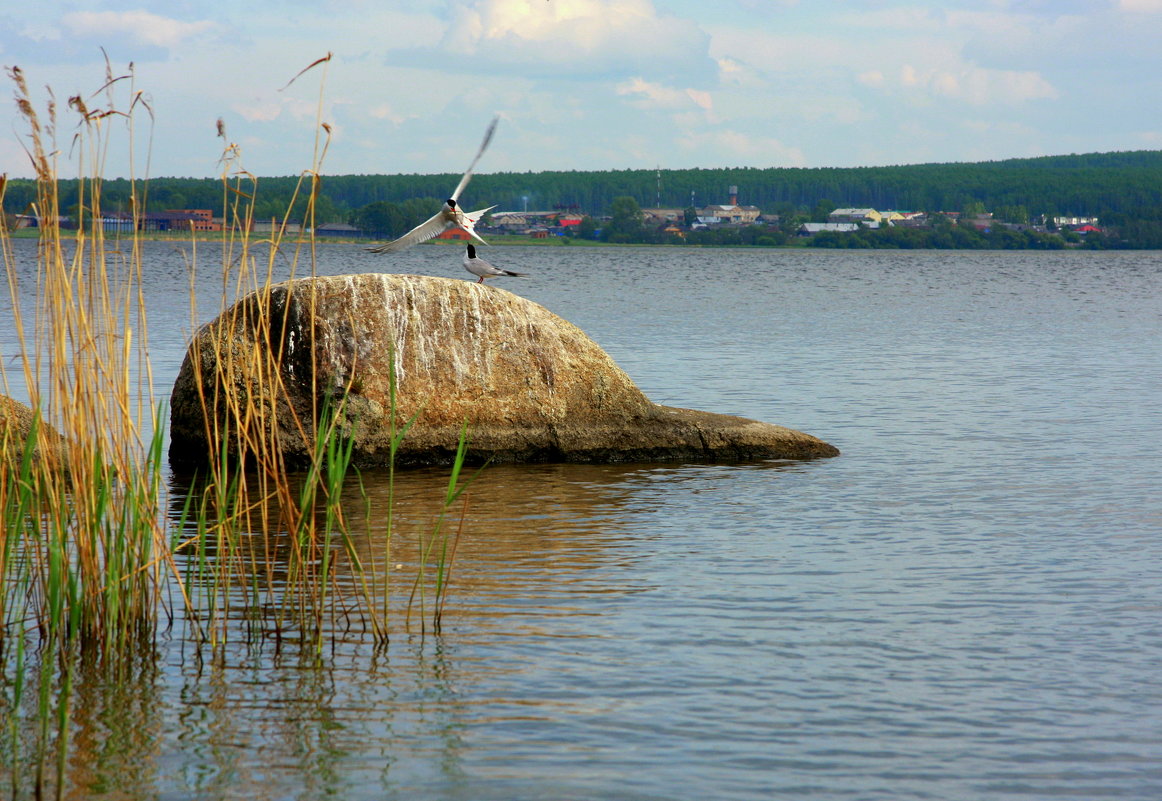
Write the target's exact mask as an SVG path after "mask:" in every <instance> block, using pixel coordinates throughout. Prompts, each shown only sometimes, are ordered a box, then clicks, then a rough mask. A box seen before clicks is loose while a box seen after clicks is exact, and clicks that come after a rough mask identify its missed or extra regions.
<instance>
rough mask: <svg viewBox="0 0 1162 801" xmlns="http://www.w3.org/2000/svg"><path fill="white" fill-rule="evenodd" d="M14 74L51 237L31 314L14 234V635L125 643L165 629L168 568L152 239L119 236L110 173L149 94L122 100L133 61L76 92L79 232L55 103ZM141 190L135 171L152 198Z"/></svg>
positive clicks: (8, 552)
mask: <svg viewBox="0 0 1162 801" xmlns="http://www.w3.org/2000/svg"><path fill="white" fill-rule="evenodd" d="M9 76H10V78H11V79H12V80H13V82H14V84H15V85H16V90H17V92H16V95H17V104H18V106H19V109H20V111H21V113H22V114H23V116H24V119H25V121H26V122H27V124H28V126H29V130H30V136H29V138H28V141H29V147H28V155H29V158H30V160H31V162H32V165H33V167H34V170H35V174H36V182H37V200H36V204H35V208H34V209H33V212H34V213H35V215H36V217H37V218H38V220H39V224H40V240H39V245H38V248H37V264H36V267H37V269H36V272H35V276H36V279H35V280H36V281H37V282H38V286H37V287H36V288H35V295H34V297H35V302H34V308H33V310H32V315H31V318H30V317H29V316H28V315H27V314H26V311H25V307H24V301H23V296H24V294H26V293H25V291H24V288H23V287H21V286H20V281H21V277H20V271H19V270H18V269H17V265H16V263H15V257H14V256H13V253H12V250H11V247H10V243H6V244H5V247H4V253H5V266H6V272H7V278H8V287H9V292H10V294H11V296H12V305H13V314H14V318H15V329H16V330H15V337H16V341H17V342H18V343H19V344H18V349H17V352H16V353H13V354H4V357H5V359H4V368H3V369H4V371H5V372H4V376H3V379H4V389H5V391H6V392H7V390H8V386H9V374H8V371H9V370H12V369H13V364H15V365H16V367H15V369H16V370H17V371H18V372H19V376H20V378H21V379H22V380H23V384H24V386H25V387H26V389H27V394H28V397H29V401H30V406H31V407H32V409H33V410H34V414H35V415H36V425H35V426H34V428H33V433H32V435H31V436H29V438H28V443H27V445H26V446H25V447H24V451H23V452H22V453H19V454H18V453H16V452H14V451H13V449H14V448H19V447H20V444H19V443H17V442H15V441H14V440H13V439H12V438H11V437H9V438H8V442H7V443H6V445H5V447H6V449H7V452H6V454H5V458H4V459H3V461H2V464H0V470H2V471H3V473H2V480H0V486H2V487H3V489H2V490H0V492H3V493H4V496H3V497H4V505H3V508H4V514H5V521H4V522H5V537H4V540H5V541H4V546H3V549H4V555H5V558H4V560H3V565H4V569H5V573H4V575H3V579H4V581H3V583H2V584H0V587H2V588H3V590H2V591H3V593H4V595H5V599H4V601H2V602H0V603H2V604H3V606H4V609H5V614H6V621H5V622H6V624H7V625H6V626H5V634H7V635H10V636H18V635H19V634H20V633H21V631H22V630H24V631H27V630H29V629H33V630H35V631H36V632H37V633H38V634H39V636H40V638H41V639H42V640H50V641H53V642H55V643H56V644H57V645H59V646H62V647H63V646H65V645H66V644H73V643H76V644H79V645H80V646H81V647H85V648H97V649H100V650H102V651H117V650H118V649H120V648H121V647H122V646H123V645H124V644H125V643H127V642H128V641H130V640H132V639H135V638H140V637H146V638H149V637H151V636H152V634H153V632H154V626H155V625H156V620H157V616H156V614H155V612H156V609H157V607H158V603H159V600H160V595H159V592H160V588H161V586H162V574H163V572H164V571H165V570H166V569H167V567H168V564H167V558H166V553H167V548H166V536H165V532H164V527H163V525H162V523H161V518H160V516H159V508H160V507H159V503H160V496H161V491H162V478H161V470H162V461H161V459H162V447H161V439H162V436H163V430H162V428H161V427H160V426H159V425H158V424H157V423H158V420H159V415H160V410H159V408H158V406H157V404H156V403H155V401H154V398H153V396H152V387H151V375H150V370H149V362H148V357H147V351H148V340H147V337H146V330H147V326H146V312H145V305H144V301H143V296H142V292H141V258H140V249H139V248H138V247H136V243H133V244H132V246H131V247H129V248H128V249H127V250H122V251H118V252H116V253H114V252H113V251H112V250H111V243H108V242H107V241H106V237H105V233H104V230H103V226H102V222H101V220H102V210H101V179H100V178H99V177H98V176H100V174H101V170H102V167H103V163H104V160H105V158H106V157H107V152H108V136H107V129H108V128H109V127H111V126H112V125H114V124H115V123H117V122H120V121H124V120H127V119H131V118H132V117H133V115H135V114H137V113H139V112H142V111H148V106H147V105H146V104H145V102H144V101H143V100H142V99H141V97H142V96H141V95H140V94H133V95H132V98H133V99H132V101H131V103H130V106H129V108H128V109H127V110H125V111H119V110H117V109H116V108H115V105H114V103H115V89H116V88H117V87H118V85H119V84H122V83H128V84H129V86H130V92H131V93H132V88H131V87H132V75H126V76H120V77H115V76H113V75H112V74H109V75H107V79H106V83H105V88H104V91H103V93H102V94H103V95H104V96H105V97H106V99H107V104H105V105H102V106H101V107H100V108H90V106H89V104H90V103H92V102H93V98H82V97H81V96H79V95H78V96H74V97H71V98H69V100H68V107H69V109H70V110H71V111H73V112H74V113H75V114H76V115H77V116H78V117H79V120H80V124H79V126H78V129H77V130H78V132H77V134H76V136H75V138H74V142H73V143H72V146H73V147H74V148H75V150H76V152H78V153H79V154H80V159H81V163H82V170H83V172H82V175H85V176H88V177H83V178H82V179H81V181H80V182H79V190H78V191H79V198H78V200H79V203H78V205H77V220H76V223H77V230H76V232H75V238H73V237H70V239H71V240H72V241H69V242H66V241H65V237H64V236H63V235H62V228H61V198H60V197H59V194H58V190H57V186H58V184H57V172H56V164H55V160H56V157H57V155H56V154H57V152H58V151H57V147H56V144H55V137H56V128H57V108H56V105H55V102H54V101H50V102H49V104H48V109H47V115H46V117H45V118H43V119H42V117H41V115H40V114H39V113H38V112H37V110H36V109H35V107H34V105H33V103H32V100H31V98H30V95H29V92H28V88H27V85H26V83H25V79H24V76H23V74H22V73H21V72H20V70H19V69H18V68H12V69H10V70H9ZM137 191H138V189H137V187H136V184H135V190H134V194H133V196H132V197H133V205H134V207H135V208H140V207H141V206H143V205H144V198H143V197H140V196H139V195H138V194H137ZM28 274H29V273H28V271H25V273H24V275H26V276H27V275H28ZM54 428H55V431H59V435H58V434H56V433H55V432H54V430H53V429H54ZM17 457H18V458H17ZM14 604H15V606H14ZM18 621H19V624H18ZM6 639H7V638H6Z"/></svg>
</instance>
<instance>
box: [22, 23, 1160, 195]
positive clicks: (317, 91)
mask: <svg viewBox="0 0 1162 801" xmlns="http://www.w3.org/2000/svg"><path fill="white" fill-rule="evenodd" d="M1159 42H1162V0H1053V1H1052V2H1050V0H1024V1H1023V2H1017V1H1016V0H965V1H964V2H961V1H960V0H947V1H946V2H931V3H915V2H906V0H881V1H880V2H878V3H866V2H843V1H841V0H801V1H800V0H713V2H708V0H673V1H672V2H665V1H664V0H444V1H443V2H434V1H433V2H429V1H428V0H410V1H409V2H406V3H405V2H395V1H394V0H378V1H373V0H309V1H308V0H247V1H246V2H238V0H234V1H233V2H223V0H199V1H198V2H192V1H189V0H75V1H69V0H38V2H24V3H17V2H13V3H5V4H4V8H2V9H0V64H2V65H3V66H4V67H5V74H4V75H3V76H0V81H3V83H4V84H5V87H6V88H5V89H4V91H2V92H0V173H7V174H8V175H9V177H31V175H32V170H31V166H30V160H29V157H28V154H27V152H26V151H25V147H26V146H27V143H28V130H29V128H28V124H27V121H26V120H25V119H24V118H23V117H22V116H21V115H20V114H19V112H18V109H17V106H16V103H15V99H14V98H15V84H14V82H13V81H12V79H11V75H10V73H9V72H8V71H9V70H10V69H11V68H12V67H18V68H19V69H20V70H21V72H22V73H23V75H24V78H25V80H26V81H27V84H28V86H29V89H30V93H31V95H32V99H33V103H34V107H35V108H36V109H37V110H38V113H39V114H41V116H42V122H43V121H44V117H45V116H46V115H47V109H48V103H49V97H50V94H49V90H50V89H51V93H52V96H53V97H55V99H56V104H55V105H56V116H57V121H56V125H55V147H56V153H57V154H58V155H57V171H58V174H59V175H61V176H62V177H75V176H76V175H77V174H83V175H89V174H92V171H93V165H94V164H95V163H97V162H98V161H99V162H100V165H101V174H103V175H105V176H106V177H128V176H135V177H139V178H140V177H169V176H174V177H218V176H221V175H222V174H223V173H224V172H227V171H237V170H246V171H248V172H250V173H252V174H254V175H259V176H274V175H280V176H281V175H297V174H301V173H302V172H303V171H306V170H312V169H317V170H319V171H320V172H322V173H324V174H378V173H388V174H395V173H459V172H462V171H463V170H464V169H465V168H466V167H467V166H468V162H469V161H471V158H472V156H473V155H474V153H475V151H476V148H477V146H478V145H479V143H480V139H481V136H482V135H483V132H484V130H485V128H486V127H487V125H488V122H489V120H490V119H491V118H492V116H493V115H494V114H499V115H500V117H501V121H500V126H499V128H498V130H497V133H496V136H495V138H494V139H493V141H492V145H491V147H490V149H489V150H488V152H487V153H486V154H485V156H484V158H483V159H482V160H481V161H480V164H479V165H478V167H477V172H479V173H489V172H525V171H533V172H539V171H544V170H621V169H654V168H662V169H685V168H693V167H705V168H713V167H758V168H766V167H850V166H875V165H888V164H916V163H927V162H952V161H955V162H964V161H970V162H971V161H985V160H993V159H1004V158H1012V157H1026V156H1040V155H1057V154H1065V153H1086V152H1104V151H1115V150H1142V149H1162V47H1160V46H1159ZM328 54H329V55H330V58H329V60H327V61H325V62H322V63H320V64H317V65H316V66H314V67H313V68H311V69H309V70H307V71H305V72H303V70H304V69H305V68H307V67H308V66H310V65H311V64H313V63H315V62H317V61H318V60H319V59H322V58H324V57H327V56H328ZM106 59H107V62H106ZM106 64H108V68H109V69H110V70H111V74H112V76H113V77H121V76H131V78H128V77H127V78H125V79H123V80H119V81H115V82H114V83H113V84H112V86H111V89H110V90H109V91H111V92H112V93H113V97H112V99H110V98H108V97H107V93H106V90H104V89H103V85H104V84H105V82H106V80H105V78H106V68H107V67H106ZM296 76H297V77H296ZM74 95H79V96H81V97H82V98H83V99H84V102H85V104H86V106H87V107H89V108H90V109H91V110H92V109H101V108H113V109H116V110H118V111H120V112H126V111H128V110H130V109H132V115H131V116H125V115H124V114H114V115H109V116H106V117H104V118H102V119H100V120H99V121H97V122H94V123H92V125H93V126H99V129H100V131H101V138H100V139H99V140H98V139H94V138H93V137H91V136H89V137H87V138H82V139H78V138H77V134H78V132H80V131H82V130H84V126H83V125H82V124H81V121H80V117H79V115H78V114H77V113H76V112H75V111H73V110H71V109H69V108H68V104H67V100H68V98H70V97H72V96H74ZM219 120H221V121H222V124H223V127H222V132H223V133H224V136H221V135H220V134H219V128H218V121H219ZM78 142H80V144H78ZM95 142H100V143H101V145H100V147H97V146H95V145H94V143H95ZM228 145H229V146H236V148H235V150H234V151H233V152H235V153H236V154H238V157H237V158H236V159H234V160H229V161H223V158H222V156H223V152H224V149H225V147H226V146H228ZM324 145H325V151H324V149H323V146H324Z"/></svg>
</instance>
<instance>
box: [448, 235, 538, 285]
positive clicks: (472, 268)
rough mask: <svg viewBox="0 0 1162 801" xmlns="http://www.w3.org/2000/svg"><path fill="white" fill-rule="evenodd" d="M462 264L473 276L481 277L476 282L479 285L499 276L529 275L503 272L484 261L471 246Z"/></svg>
mask: <svg viewBox="0 0 1162 801" xmlns="http://www.w3.org/2000/svg"><path fill="white" fill-rule="evenodd" d="M462 264H463V265H464V269H465V270H467V271H468V272H470V273H472V274H473V275H477V276H480V277H479V278H478V279H477V280H476V283H478V284H483V283H484V279H485V278H496V277H497V276H499V275H510V276H513V277H518V276H524V275H527V273H517V272H513V271H512V270H502V269H500V268H499V267H495V266H493V265H491V264H489V263H488V262H486V261H485V260H484V259H481V258H479V257H478V256H477V255H476V246H475V245H469V246H468V249H467V250H465V252H464V261H463V262H462Z"/></svg>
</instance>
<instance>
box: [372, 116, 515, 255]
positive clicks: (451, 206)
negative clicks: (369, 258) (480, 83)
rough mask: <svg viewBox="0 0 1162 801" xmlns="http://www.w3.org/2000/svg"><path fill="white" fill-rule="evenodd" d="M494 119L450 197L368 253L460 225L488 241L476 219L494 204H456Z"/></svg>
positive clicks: (388, 250) (407, 245)
mask: <svg viewBox="0 0 1162 801" xmlns="http://www.w3.org/2000/svg"><path fill="white" fill-rule="evenodd" d="M498 122H500V115H499V114H498V115H496V116H495V117H493V118H492V122H490V123H489V124H488V130H487V131H485V132H484V141H483V142H481V143H480V149H479V150H477V151H476V158H474V159H472V163H471V164H469V165H468V170H467V171H466V172H465V173H464V177H463V178H461V179H460V183H459V184H457V185H456V191H455V192H453V193H452V196H451V197H450V198H448V199H447V200H445V201H444V205H443V207H441V208H440V210H439V211H437V212H436V213H435V214H433V215H432V216H431V217H429V218H428V219H427V220H425V221H424V222H422V223H420V224H419V225H417V226H416V227H415V228H413V229H412V230H410V231H408V232H407V233H406V234H404V235H403V236H401V237H400V238H399V239H396V240H393V241H391V242H388V243H386V244H384V245H379V246H378V247H373V248H368V250H370V251H371V252H372V253H397V252H399V251H401V250H403V249H404V248H410V247H411V246H412V245H418V244H419V243H421V242H427V241H428V240H429V239H432V238H433V237H437V236H439V235H440V234H442V233H444V231H447V230H448V229H449V228H463V229H464V231H465V232H466V233H467V234H468V235H469V236H471V237H472V238H473V239H475V240H476V241H477V242H479V243H480V244H482V245H487V244H488V243H487V242H485V241H484V240H483V239H481V238H480V236H479V235H477V233H476V223H478V222H479V221H480V218H481V217H483V216H484V214H485V212H488V211H492V210H493V209H495V208H496V206H489V207H488V208H486V209H480V210H479V211H468V212H465V211H463V210H462V209H461V208H460V204H459V199H460V193H461V192H463V191H464V187H466V186H468V182H469V181H470V180H472V171H473V170H474V169H476V162H478V161H480V157H481V156H483V155H484V151H485V150H486V149H487V148H488V143H489V142H491V141H492V134H493V133H495V132H496V124H497V123H498Z"/></svg>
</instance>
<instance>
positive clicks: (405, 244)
mask: <svg viewBox="0 0 1162 801" xmlns="http://www.w3.org/2000/svg"><path fill="white" fill-rule="evenodd" d="M451 227H452V223H450V222H449V221H448V220H447V218H446V217H445V216H444V211H443V209H441V210H440V211H437V212H436V213H435V214H433V215H432V216H431V217H429V218H428V219H427V220H425V221H424V222H422V223H420V224H419V225H417V226H416V227H415V228H413V229H412V230H410V231H408V232H407V233H406V234H404V235H403V236H401V237H400V238H399V239H395V240H392V241H391V242H388V243H387V244H386V245H379V246H378V247H374V248H368V250H370V251H371V252H372V253H395V252H397V251H400V250H403V249H404V248H410V247H411V246H412V245H418V244H419V243H421V242H427V241H428V240H429V239H432V238H434V237H437V236H439V235H440V234H442V233H444V231H446V230H447V229H448V228H451Z"/></svg>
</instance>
